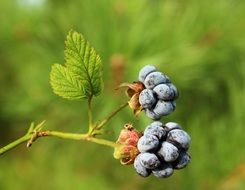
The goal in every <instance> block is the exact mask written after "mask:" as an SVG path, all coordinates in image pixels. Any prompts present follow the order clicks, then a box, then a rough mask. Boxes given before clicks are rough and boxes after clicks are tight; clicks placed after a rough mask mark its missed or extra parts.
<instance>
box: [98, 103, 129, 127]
mask: <svg viewBox="0 0 245 190" xmlns="http://www.w3.org/2000/svg"><path fill="white" fill-rule="evenodd" d="M127 106H128V102H127V103H125V104H122V105H121V106H120V107H119V108H117V109H116V110H115V111H113V112H112V113H111V114H110V115H108V116H107V117H106V118H105V119H103V120H102V121H101V122H100V123H99V124H98V125H97V127H96V130H100V129H101V128H102V127H103V126H104V125H105V124H107V123H108V122H109V121H110V119H111V118H113V117H114V116H115V115H116V114H117V113H118V112H120V111H121V110H122V109H123V108H125V107H127Z"/></svg>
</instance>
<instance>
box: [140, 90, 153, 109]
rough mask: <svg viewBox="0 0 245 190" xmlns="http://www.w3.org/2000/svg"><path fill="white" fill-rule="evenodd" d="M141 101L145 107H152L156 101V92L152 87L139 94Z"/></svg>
mask: <svg viewBox="0 0 245 190" xmlns="http://www.w3.org/2000/svg"><path fill="white" fill-rule="evenodd" d="M139 103H140V105H141V106H142V107H143V108H151V107H152V106H153V105H154V104H155V103H156V98H155V96H154V92H153V91H152V90H150V89H144V90H142V91H141V93H140V95H139Z"/></svg>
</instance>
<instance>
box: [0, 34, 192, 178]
mask: <svg viewBox="0 0 245 190" xmlns="http://www.w3.org/2000/svg"><path fill="white" fill-rule="evenodd" d="M50 84H51V87H52V89H53V92H54V93H55V94H57V95H58V96H61V97H62V98H65V99H68V100H86V101H87V104H88V131H87V133H85V134H81V133H66V132H60V131H52V130H43V126H44V123H45V122H44V121H43V122H41V123H39V124H37V125H35V124H34V123H31V125H30V127H29V129H28V131H27V133H26V134H25V135H24V136H23V137H21V138H19V139H17V140H15V141H14V142H12V143H10V144H8V145H6V146H4V147H3V148H1V149H0V155H2V154H4V153H5V152H7V151H9V150H11V149H13V148H14V147H16V146H18V145H20V144H22V143H24V142H26V143H27V147H30V146H31V145H32V144H33V142H34V141H35V140H37V139H38V138H40V137H46V136H53V137H59V138H64V139H73V140H85V141H90V142H94V143H97V144H102V145H106V146H109V147H112V148H114V154H113V156H114V158H116V159H120V161H121V163H122V164H123V165H129V164H133V165H134V168H135V170H136V172H137V173H138V174H139V175H141V176H143V177H147V176H149V175H150V174H151V173H153V175H154V176H156V177H159V178H165V177H169V176H171V175H172V174H173V171H174V169H181V168H184V167H185V166H187V164H188V163H189V161H190V156H189V154H188V153H187V151H188V148H189V145H190V136H189V135H188V134H187V133H186V132H185V131H184V130H183V129H182V127H180V125H178V124H177V123H174V122H169V123H166V124H165V125H164V124H163V123H162V122H161V121H160V119H161V118H162V117H163V116H166V115H168V114H170V113H171V112H173V111H174V110H175V107H176V103H175V100H176V99H177V98H178V96H179V93H178V90H177V88H176V87H175V86H174V85H173V84H172V83H171V81H170V79H169V77H168V76H166V75H165V74H163V73H161V72H159V71H157V68H156V67H155V66H152V65H146V66H144V67H143V68H142V69H141V70H140V72H139V77H138V81H136V82H133V83H123V84H121V85H120V87H127V90H126V94H127V95H128V96H129V97H130V101H129V102H126V103H125V104H123V105H121V106H119V107H118V108H117V109H116V110H114V111H113V112H111V113H110V114H109V115H108V116H107V117H105V118H104V119H102V120H100V121H94V119H93V111H92V100H93V98H94V97H96V96H98V95H100V94H101V92H102V90H103V81H102V63H101V59H100V56H99V55H98V54H97V53H96V51H95V49H94V48H93V47H92V46H91V45H90V43H89V42H88V41H87V40H86V39H85V38H84V37H83V36H82V35H81V34H79V33H77V32H76V31H73V30H71V31H70V32H69V33H68V35H67V38H66V41H65V64H64V65H61V64H54V65H53V66H52V70H51V73H50ZM127 106H129V107H130V108H131V109H132V110H133V111H134V114H135V116H137V115H138V114H139V113H140V112H141V111H143V110H144V111H145V113H146V116H148V117H149V118H151V119H152V120H154V122H153V123H151V124H150V125H148V126H147V127H146V128H145V130H144V132H139V131H137V130H136V129H135V128H134V127H133V126H132V125H131V124H125V126H124V128H123V129H122V130H121V132H120V134H119V137H118V139H117V141H116V142H113V141H109V140H106V139H102V138H98V136H99V135H101V134H103V127H104V126H105V125H106V124H107V123H108V122H109V121H110V120H111V119H112V118H113V117H114V116H115V115H116V114H117V113H119V112H120V111H121V110H122V109H123V108H125V107H127Z"/></svg>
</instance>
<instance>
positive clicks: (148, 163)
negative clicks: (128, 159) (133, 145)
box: [140, 152, 160, 169]
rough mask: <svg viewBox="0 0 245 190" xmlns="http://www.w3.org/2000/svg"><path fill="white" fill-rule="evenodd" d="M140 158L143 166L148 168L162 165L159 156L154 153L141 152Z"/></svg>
mask: <svg viewBox="0 0 245 190" xmlns="http://www.w3.org/2000/svg"><path fill="white" fill-rule="evenodd" d="M140 160H141V162H140V163H141V164H142V166H144V167H145V168H147V169H155V168H157V167H158V166H159V165H160V161H159V159H158V158H157V156H156V155H155V154H153V153H148V152H144V153H140Z"/></svg>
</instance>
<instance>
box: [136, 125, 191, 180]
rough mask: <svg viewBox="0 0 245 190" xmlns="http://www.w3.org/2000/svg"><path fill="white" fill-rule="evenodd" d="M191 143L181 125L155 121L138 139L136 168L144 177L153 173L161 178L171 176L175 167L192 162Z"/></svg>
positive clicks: (180, 167) (182, 166)
mask: <svg viewBox="0 0 245 190" xmlns="http://www.w3.org/2000/svg"><path fill="white" fill-rule="evenodd" d="M189 145H190V136H189V135H188V134H187V133H186V132H185V131H184V130H183V129H182V128H181V126H180V125H178V124H177V123H174V122H169V123H166V124H165V125H163V124H162V123H161V122H160V121H155V122H153V123H151V124H150V125H148V126H147V127H146V128H145V130H144V135H143V136H142V137H140V139H139V141H138V150H139V152H140V154H138V156H137V157H136V158H135V160H134V168H135V170H136V172H137V173H138V174H139V175H141V176H143V177H147V176H149V175H150V174H151V173H153V175H154V176H156V177H159V178H166V177H169V176H171V175H172V174H173V172H174V169H182V168H184V167H185V166H187V164H188V163H189V162H190V156H189V154H188V153H187V150H188V148H189Z"/></svg>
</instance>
